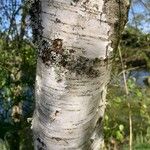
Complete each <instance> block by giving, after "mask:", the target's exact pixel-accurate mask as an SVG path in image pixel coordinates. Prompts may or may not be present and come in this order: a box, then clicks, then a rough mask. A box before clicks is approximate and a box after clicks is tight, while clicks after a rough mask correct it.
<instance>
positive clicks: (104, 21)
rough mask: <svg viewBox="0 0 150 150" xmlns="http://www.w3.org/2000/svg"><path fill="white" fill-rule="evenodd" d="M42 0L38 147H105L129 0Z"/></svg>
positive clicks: (36, 125) (56, 149)
mask: <svg viewBox="0 0 150 150" xmlns="http://www.w3.org/2000/svg"><path fill="white" fill-rule="evenodd" d="M38 2H39V5H38V6H40V7H41V9H39V11H35V12H36V13H39V15H35V16H34V17H36V18H35V19H37V20H36V21H35V22H34V24H35V25H34V28H35V32H37V28H41V27H42V29H38V30H39V33H37V34H39V35H40V36H37V37H38V38H37V40H38V41H37V42H38V43H39V58H38V61H37V75H36V87H35V97H36V108H35V113H34V116H33V121H32V128H33V133H34V146H35V150H64V149H66V150H73V149H74V150H100V149H103V146H104V143H103V136H102V123H101V120H102V118H103V115H104V110H105V107H106V87H107V83H108V81H109V77H110V68H111V56H112V51H113V49H114V48H116V47H117V41H118V38H119V36H118V35H119V34H120V31H121V30H122V28H123V26H124V24H125V21H126V15H127V9H128V8H127V5H128V4H127V2H126V1H124V0H120V3H119V2H116V1H115V0H41V1H37V0H36V4H37V3H38ZM34 5H35V4H34ZM35 7H37V6H36V5H35ZM121 9H123V10H121ZM120 11H121V15H122V16H121V15H120ZM38 17H39V18H40V19H39V18H38ZM116 25H118V26H116ZM36 26H37V27H36ZM41 31H42V32H41Z"/></svg>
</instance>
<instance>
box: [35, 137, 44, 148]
mask: <svg viewBox="0 0 150 150" xmlns="http://www.w3.org/2000/svg"><path fill="white" fill-rule="evenodd" d="M37 141H38V142H39V143H40V144H41V146H42V147H46V145H45V143H44V142H43V140H41V139H40V138H39V137H38V138H37Z"/></svg>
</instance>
